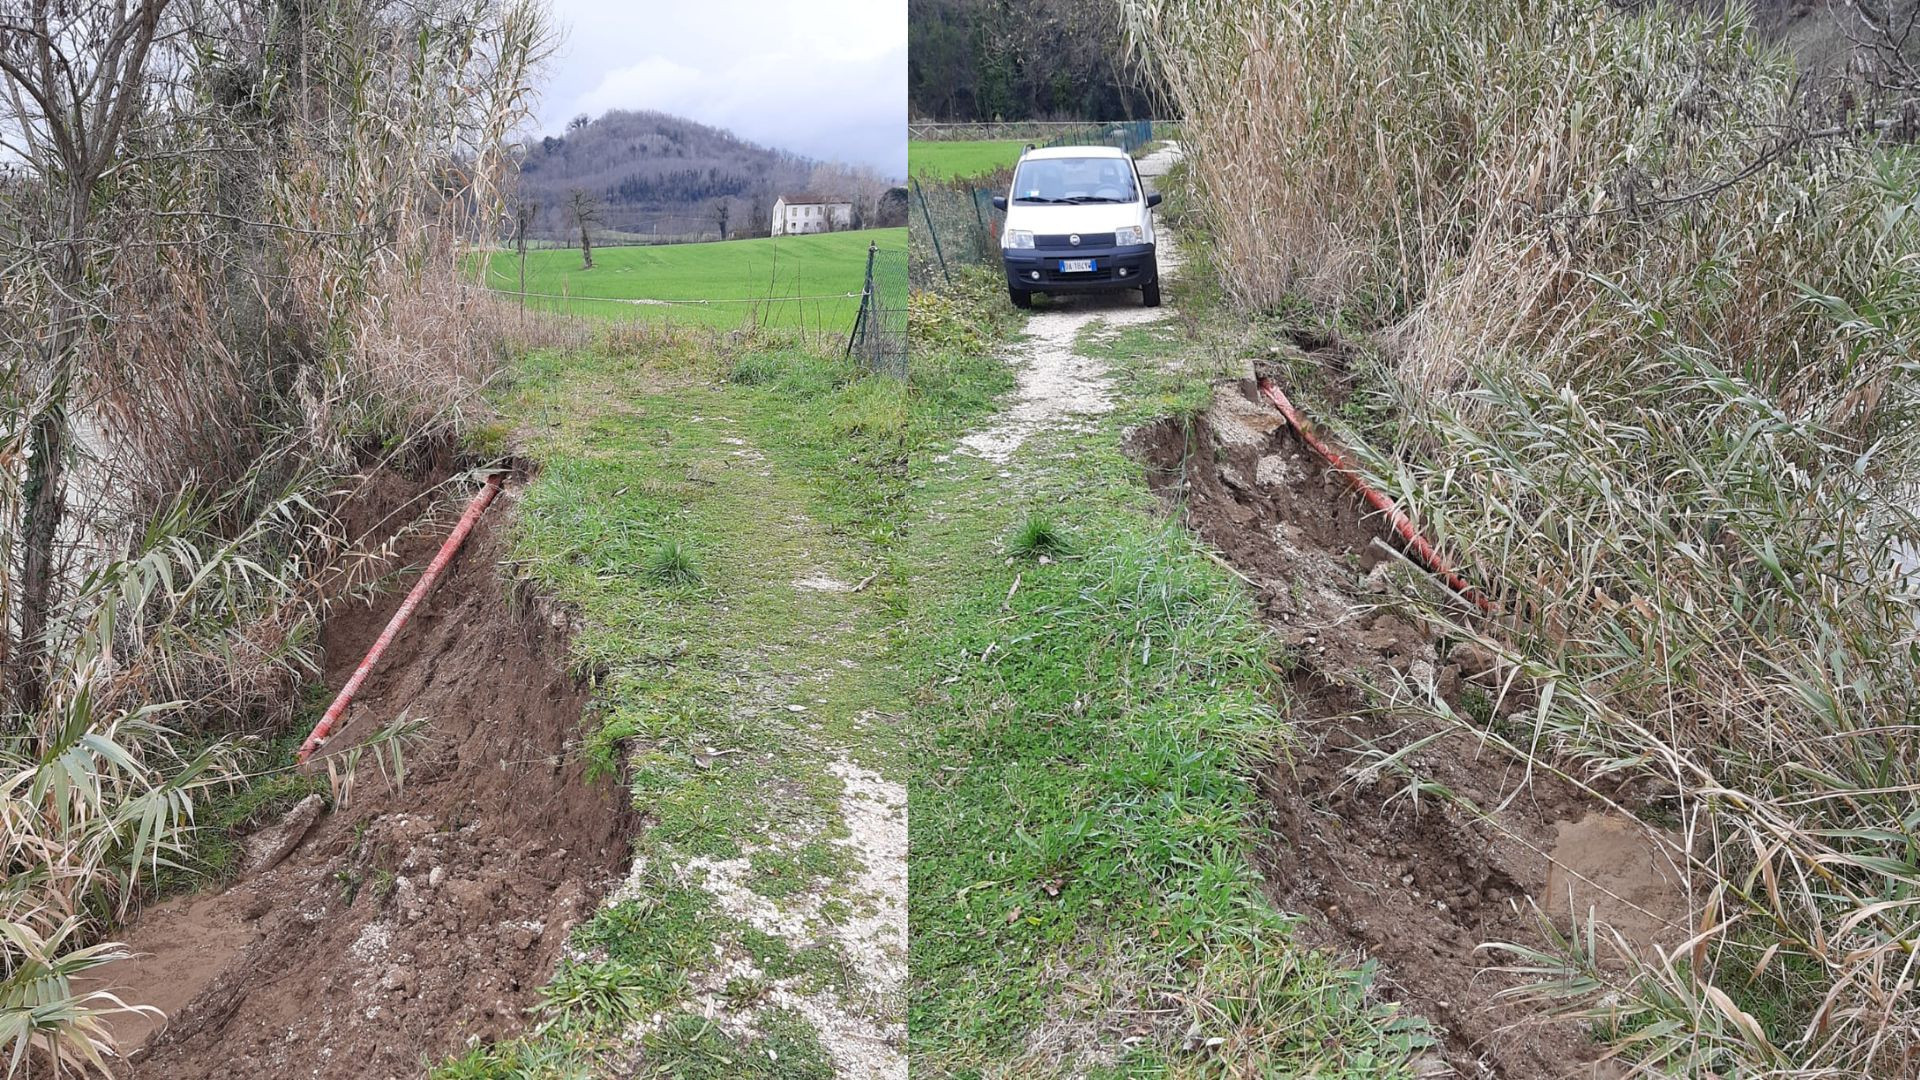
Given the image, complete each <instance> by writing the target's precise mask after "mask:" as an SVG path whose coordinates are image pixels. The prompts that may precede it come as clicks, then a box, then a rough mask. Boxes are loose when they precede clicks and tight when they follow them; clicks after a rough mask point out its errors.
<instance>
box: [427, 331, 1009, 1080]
mask: <svg viewBox="0 0 1920 1080" xmlns="http://www.w3.org/2000/svg"><path fill="white" fill-rule="evenodd" d="M641 353H642V355H619V356H609V355H604V354H601V353H597V352H582V353H572V354H566V355H559V354H543V355H536V356H533V357H529V358H527V359H526V360H525V361H524V362H523V363H522V365H521V368H520V371H519V373H518V377H517V379H516V381H515V383H514V384H513V386H512V387H511V388H510V389H509V390H508V391H507V392H506V393H505V394H504V395H503V397H502V401H501V404H502V407H503V412H504V413H505V415H506V418H507V419H508V420H509V421H510V422H511V423H512V424H514V425H515V426H516V427H518V428H519V429H521V430H522V431H523V432H524V433H525V436H526V438H527V442H528V450H529V451H530V452H531V455H532V456H533V457H534V458H536V459H537V460H538V461H539V462H541V469H540V472H539V474H538V476H537V478H536V479H535V481H534V482H533V483H532V484H531V485H530V487H529V488H528V490H527V492H526V494H525V496H524V498H523V500H522V501H521V503H520V505H519V507H518V508H517V513H516V525H515V532H516V540H515V546H514V554H515V558H516V560H517V561H518V563H519V568H518V569H519V572H520V573H521V574H523V575H524V576H526V577H528V578H530V579H531V580H533V581H534V582H535V583H536V584H537V585H538V587H539V588H540V589H541V590H543V591H544V592H546V593H547V594H549V595H551V596H553V597H554V598H555V599H557V600H559V601H561V602H563V603H565V604H566V605H568V606H569V607H570V608H572V609H573V610H575V611H576V612H578V614H579V617H580V623H581V629H580V631H579V633H578V634H577V636H576V639H575V643H574V650H575V657H576V663H577V665H578V668H579V669H580V671H581V672H582V673H583V674H584V675H586V676H588V677H590V678H592V679H593V680H595V682H596V683H597V686H598V692H597V694H596V696H595V708H594V711H593V715H592V716H591V717H590V719H589V728H588V730H587V731H586V732H585V733H584V741H585V751H584V752H585V753H587V754H588V755H590V757H591V759H592V760H594V761H596V762H598V763H599V764H600V765H601V766H602V767H603V768H604V769H605V770H606V771H607V772H609V773H617V772H619V771H620V770H621V768H622V767H623V766H625V767H626V768H627V769H628V770H629V774H630V776H631V781H632V788H633V799H634V805H635V806H636V807H637V808H638V809H639V810H641V811H642V813H643V815H644V818H645V821H644V827H643V829H642V830H641V832H640V834H639V835H638V836H636V837H635V854H636V860H635V867H634V871H633V874H632V876H631V878H630V880H629V881H628V882H627V883H626V884H625V885H624V886H623V887H622V888H621V889H619V890H618V891H617V892H616V894H615V897H614V899H613V902H611V903H609V904H608V905H607V906H605V907H604V908H603V909H602V910H601V911H600V912H599V913H598V915H597V916H596V917H594V918H593V919H591V920H589V921H587V922H586V923H584V924H582V925H581V926H579V927H577V928H576V929H575V931H574V934H573V937H572V940H571V943H570V944H571V948H570V956H571V959H570V960H569V961H568V962H566V963H564V964H563V965H562V967H561V969H560V971H559V972H558V973H557V974H556V976H555V978H554V980H553V982H552V984H551V985H550V986H548V987H547V988H546V989H545V991H544V997H545V1003H544V1004H543V1006H542V1007H541V1008H540V1009H538V1010H537V1011H536V1015H535V1016H534V1017H533V1023H534V1025H535V1030H534V1032H533V1033H532V1034H530V1035H529V1036H528V1037H526V1038H524V1039H521V1040H518V1041H515V1042H513V1043H510V1044H506V1045H501V1046H492V1047H480V1048H476V1049H474V1050H473V1051H472V1052H470V1053H468V1054H467V1055H465V1056H464V1057H462V1058H460V1059H458V1060H455V1061H452V1062H447V1063H443V1064H442V1065H441V1066H439V1068H438V1069H437V1071H436V1073H435V1075H436V1076H438V1077H440V1078H442V1080H446V1078H455V1077H459V1078H466V1077H547V1076H554V1077H560V1076H568V1077H570V1076H576V1075H620V1076H638V1077H663V1078H664V1077H675V1078H687V1080H691V1078H706V1077H711V1078H715V1080H718V1078H721V1077H727V1078H732V1077H756V1078H767V1080H775V1078H778V1080H824V1078H827V1077H831V1076H834V1075H836V1073H837V1072H844V1071H845V1070H846V1065H845V1061H846V1060H848V1057H849V1056H850V1055H853V1056H857V1055H859V1054H861V1053H869V1052H875V1048H876V1047H883V1046H884V1043H885V1042H886V1040H887V1039H889V1038H890V1039H891V1040H892V1041H893V1042H894V1043H896V1044H898V1043H899V1042H900V1036H899V1034H898V1032H899V1031H901V1030H903V1021H904V1002H903V1001H902V1000H901V997H902V992H901V986H900V983H901V980H902V979H903V978H904V959H905V958H904V955H903V951H904V950H903V949H902V948H900V945H902V944H903V942H896V943H895V944H894V945H891V946H890V945H889V944H888V943H887V942H888V934H887V932H886V927H885V926H884V925H877V924H879V923H883V922H884V920H885V917H886V915H887V912H888V910H889V909H888V907H887V902H886V898H885V897H884V896H880V895H877V894H876V893H875V892H874V891H873V890H872V889H871V888H870V886H871V884H872V881H873V879H874V878H876V877H884V876H885V870H886V869H887V867H886V866H882V865H876V864H877V863H879V862H882V861H885V862H888V863H890V864H892V866H893V867H894V868H895V869H898V868H899V864H900V863H901V862H902V861H903V858H904V848H905V842H906V835H905V826H904V821H903V815H904V789H903V788H902V786H901V780H902V779H903V777H904V773H905V769H906V765H905V743H904V737H903V734H902V726H903V722H904V717H903V716H902V715H901V710H900V702H901V700H902V699H903V698H904V696H905V690H904V687H903V686H902V685H901V683H900V680H899V676H898V671H899V666H898V665H897V664H895V663H892V662H891V659H890V658H891V654H892V652H893V650H894V648H895V643H896V640H897V629H898V625H899V620H900V616H901V612H902V607H903V604H904V602H905V596H904V591H903V589H902V586H901V581H900V577H899V573H898V570H897V567H896V565H895V563H894V562H893V558H894V553H895V551H896V549H897V546H898V541H899V536H900V535H901V532H902V528H903V524H904V515H905V513H906V511H905V503H904V500H903V498H902V496H903V494H904V490H905V483H906V476H905V462H906V456H907V452H908V450H909V448H910V447H912V446H913V445H915V444H916V443H917V442H918V441H920V440H923V439H925V438H926V437H928V435H929V433H930V432H931V431H933V430H935V429H936V428H937V427H939V426H940V425H941V424H943V423H945V422H950V421H944V420H943V417H946V416H948V415H949V414H954V415H971V414H974V413H977V412H979V411H980V410H981V409H984V408H985V407H986V406H987V403H988V402H989V401H990V400H991V394H992V393H993V391H994V389H995V388H996V387H997V383H995V382H994V381H993V377H992V376H991V375H987V376H981V375H979V374H974V375H971V376H969V377H967V378H958V377H948V376H945V375H942V374H941V373H940V372H939V371H937V370H928V371H923V372H921V373H920V376H919V380H918V383H917V384H916V385H915V386H913V387H912V388H909V387H908V386H906V385H904V384H902V383H900V382H898V381H896V380H891V379H886V378H868V377H864V376H862V375H861V374H860V373H859V372H858V371H857V370H855V369H853V368H851V367H849V366H847V365H845V364H844V363H843V362H842V361H841V360H840V359H839V358H838V357H837V356H834V355H831V354H825V355H823V354H820V353H817V352H814V351H811V350H808V349H804V348H799V347H793V346H784V345H781V344H779V343H777V342H775V343H768V342H766V341H756V342H750V343H748V344H746V345H739V346H731V347H722V346H721V345H720V343H719V342H717V341H715V340H711V339H707V340H698V339H696V338H693V337H689V336H688V335H685V334H681V335H678V336H676V337H674V338H672V339H667V338H662V339H661V340H660V341H659V342H657V343H656V345H655V347H652V348H644V347H643V348H642V349H641ZM982 367H984V365H982ZM890 791H891V792H894V794H889V792H890ZM883 819H885V820H887V821H891V822H894V823H897V828H898V848H899V850H898V851H896V852H892V853H891V854H889V853H888V852H887V851H885V850H884V849H881V850H876V849H875V848H874V846H873V844H872V841H873V836H872V835H871V834H872V833H874V832H875V831H876V828H877V826H878V823H880V822H881V821H882V820H883ZM880 831H883V832H884V831H885V830H880ZM902 899H903V898H902V897H895V898H894V900H893V903H894V905H895V906H894V907H893V908H892V909H891V910H892V911H893V912H895V913H896V914H898V913H899V911H900V909H899V907H898V904H899V903H900V902H901V900H902ZM900 921H903V920H898V919H897V920H896V921H895V925H896V926H897V925H898V923H899V922H900ZM889 971H891V972H893V974H892V976H891V978H892V982H891V987H892V988H891V991H890V992H889V990H888V988H887V987H888V980H887V978H886V975H887V973H888V972H889ZM890 1027H891V1028H893V1029H894V1033H893V1034H891V1035H890V1034H889V1028H890ZM901 1052H902V1048H901V1047H899V1046H898V1045H896V1046H895V1047H894V1048H893V1049H892V1050H891V1053H892V1054H894V1055H896V1056H897V1055H899V1054H900V1053H901Z"/></svg>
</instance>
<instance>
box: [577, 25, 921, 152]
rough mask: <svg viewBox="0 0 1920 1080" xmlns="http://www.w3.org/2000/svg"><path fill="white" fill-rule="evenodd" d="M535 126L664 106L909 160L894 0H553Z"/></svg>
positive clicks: (799, 148) (720, 122) (788, 145)
mask: <svg viewBox="0 0 1920 1080" xmlns="http://www.w3.org/2000/svg"><path fill="white" fill-rule="evenodd" d="M553 10H554V15H555V17H556V18H557V19H558V21H559V23H560V27H561V32H562V34H563V35H564V36H563V39H562V42H561V45H560V51H559V54H558V55H557V56H556V57H555V58H554V60H553V63H552V64H551V65H550V66H549V69H548V72H549V73H548V78H547V84H546V91H545V96H544V98H543V100H542V104H541V108H540V128H541V131H540V133H541V134H556V133H558V132H559V131H560V129H561V128H562V126H564V125H565V124H566V122H567V119H568V118H569V117H571V116H574V115H576V114H579V113H588V114H590V115H593V116H598V115H600V114H601V113H603V112H606V111H607V110H608V109H658V110H660V111H662V112H670V113H676V114H678V115H681V116H685V117H687V118H689V119H692V120H698V121H700V122H701V123H703V124H712V125H715V126H717V127H724V128H728V129H730V130H731V131H733V133H734V134H736V135H739V136H740V137H741V138H744V139H749V140H751V141H753V142H757V143H760V144H762V145H764V146H774V147H779V148H780V149H783V150H792V151H794V152H795V153H800V154H805V155H806V156H808V157H813V158H820V159H823V160H824V159H837V160H841V161H847V162H851V163H853V164H859V165H871V166H873V167H875V168H877V169H879V170H880V171H882V172H883V173H886V174H887V175H889V176H905V175H906V172H907V142H906V132H907V5H906V4H904V3H902V2H901V0H812V2H799V3H780V2H777V0H704V2H687V0H678V2H667V0H553Z"/></svg>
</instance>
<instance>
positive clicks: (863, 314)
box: [840, 202, 926, 357]
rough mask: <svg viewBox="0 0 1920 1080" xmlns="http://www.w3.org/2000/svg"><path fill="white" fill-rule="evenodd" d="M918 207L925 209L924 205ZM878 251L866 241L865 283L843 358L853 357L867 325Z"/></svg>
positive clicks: (874, 243)
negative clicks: (875, 258) (875, 259)
mask: <svg viewBox="0 0 1920 1080" xmlns="http://www.w3.org/2000/svg"><path fill="white" fill-rule="evenodd" d="M920 206H921V208H922V209H925V208H926V203H925V202H922V203H921V204H920ZM879 250H880V245H879V244H878V243H876V242H874V241H872V240H869V241H867V283H866V284H865V285H862V286H861V287H860V312H859V314H857V315H855V316H854V317H853V334H852V335H851V336H849V337H848V338H847V351H846V352H844V353H841V354H840V355H841V356H843V357H844V356H852V355H853V343H854V342H856V341H859V340H860V329H861V328H862V327H863V326H865V325H867V310H868V309H869V308H871V307H872V306H873V256H874V253H875V252H877V251H879Z"/></svg>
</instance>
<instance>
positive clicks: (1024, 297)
mask: <svg viewBox="0 0 1920 1080" xmlns="http://www.w3.org/2000/svg"><path fill="white" fill-rule="evenodd" d="M1007 299H1009V300H1012V301H1013V306H1014V307H1017V308H1030V307H1032V306H1033V294H1032V293H1030V292H1028V291H1027V290H1025V289H1016V288H1014V287H1013V286H1011V285H1009V286H1007Z"/></svg>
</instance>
